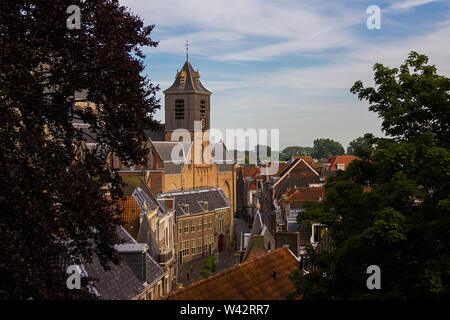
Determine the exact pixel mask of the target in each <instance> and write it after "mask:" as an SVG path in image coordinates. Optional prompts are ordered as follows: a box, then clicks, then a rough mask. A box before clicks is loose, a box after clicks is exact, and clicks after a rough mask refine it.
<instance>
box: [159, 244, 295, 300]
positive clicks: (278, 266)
mask: <svg viewBox="0 0 450 320" xmlns="http://www.w3.org/2000/svg"><path fill="white" fill-rule="evenodd" d="M298 268H299V261H298V260H297V258H296V257H295V256H294V254H293V253H292V252H291V251H290V250H289V249H288V248H286V247H283V248H279V249H276V250H274V251H271V252H269V253H267V254H265V255H263V256H260V257H257V258H255V259H252V260H249V261H247V262H244V263H241V264H238V265H236V266H234V267H231V268H229V269H226V270H223V271H221V272H219V273H217V274H214V275H212V276H210V277H208V278H205V279H203V280H200V281H197V282H195V283H193V284H191V285H189V286H187V287H185V288H181V289H179V290H176V291H174V292H171V293H169V294H167V295H165V296H163V297H162V298H161V299H162V300H284V299H286V295H287V294H288V293H290V292H293V291H295V288H294V285H293V283H292V282H291V280H289V279H288V276H289V274H290V273H291V272H292V271H293V270H295V269H298Z"/></svg>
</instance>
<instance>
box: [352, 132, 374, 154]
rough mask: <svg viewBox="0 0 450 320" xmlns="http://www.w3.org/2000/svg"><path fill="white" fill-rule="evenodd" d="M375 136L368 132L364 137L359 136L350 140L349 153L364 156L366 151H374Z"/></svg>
mask: <svg viewBox="0 0 450 320" xmlns="http://www.w3.org/2000/svg"><path fill="white" fill-rule="evenodd" d="M373 143H374V136H373V135H372V134H370V133H366V134H365V135H364V136H363V137H358V138H356V139H355V140H352V141H350V143H349V145H348V147H347V154H350V155H354V156H363V155H364V154H366V153H372V152H373V150H374V144H373Z"/></svg>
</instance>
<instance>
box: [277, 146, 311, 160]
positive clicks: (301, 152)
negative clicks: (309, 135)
mask: <svg viewBox="0 0 450 320" xmlns="http://www.w3.org/2000/svg"><path fill="white" fill-rule="evenodd" d="M313 151H314V149H313V147H298V146H291V147H286V148H284V149H283V151H282V152H281V153H280V160H284V161H286V160H290V159H291V158H292V157H294V156H310V155H311V154H312V153H313Z"/></svg>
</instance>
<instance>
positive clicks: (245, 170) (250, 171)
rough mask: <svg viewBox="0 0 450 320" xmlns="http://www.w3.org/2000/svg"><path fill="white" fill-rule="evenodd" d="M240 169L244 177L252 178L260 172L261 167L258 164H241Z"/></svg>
mask: <svg viewBox="0 0 450 320" xmlns="http://www.w3.org/2000/svg"><path fill="white" fill-rule="evenodd" d="M240 169H241V171H242V175H243V176H244V177H245V178H250V177H252V178H254V177H257V176H259V175H260V174H261V168H260V167H258V166H242V167H241V168H240Z"/></svg>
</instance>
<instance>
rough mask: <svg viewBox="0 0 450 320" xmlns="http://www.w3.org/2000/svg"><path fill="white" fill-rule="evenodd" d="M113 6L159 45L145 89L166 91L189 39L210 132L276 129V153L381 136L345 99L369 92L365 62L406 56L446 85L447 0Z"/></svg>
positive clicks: (248, 0)
mask: <svg viewBox="0 0 450 320" xmlns="http://www.w3.org/2000/svg"><path fill="white" fill-rule="evenodd" d="M120 2H121V4H122V5H125V6H127V7H129V8H130V9H131V11H133V12H135V13H137V14H138V15H140V16H141V17H142V18H143V19H144V22H145V23H146V24H155V29H154V32H153V33H152V38H153V40H156V41H159V46H158V47H157V48H145V49H144V52H145V53H146V54H147V58H146V61H145V63H146V66H147V67H146V71H145V72H146V74H147V75H148V77H149V78H150V79H151V81H152V82H153V83H155V84H160V87H161V89H162V90H164V89H166V88H167V87H169V86H170V85H171V83H172V81H173V80H174V77H175V74H176V71H177V69H180V68H181V67H182V65H183V64H184V61H185V59H186V50H185V42H186V40H189V44H190V46H189V60H190V62H191V64H192V66H193V67H194V68H195V69H197V68H198V70H199V72H200V76H201V81H202V83H203V84H204V85H205V87H206V88H208V89H209V90H210V91H212V92H213V95H212V96H211V126H212V127H214V128H218V129H220V130H222V131H225V129H232V128H235V129H237V128H242V129H247V128H255V129H279V130H280V147H281V148H283V147H286V146H290V145H301V146H312V144H313V140H314V139H315V138H332V139H334V140H337V141H339V142H340V143H342V144H343V146H344V147H346V146H347V145H348V143H349V142H350V141H351V140H353V139H355V138H357V137H359V136H362V135H363V134H364V133H366V132H371V133H374V134H375V135H378V136H381V135H382V132H381V130H380V120H379V119H378V118H377V115H376V114H374V113H372V112H369V111H368V109H367V108H368V104H367V103H366V102H364V101H358V99H357V98H356V97H355V96H353V95H352V94H351V93H350V92H349V89H350V87H351V86H352V84H353V83H354V82H355V81H357V80H362V81H363V82H364V84H365V85H373V82H372V66H373V64H374V63H375V62H381V63H383V64H385V65H388V66H391V67H394V66H399V64H400V63H402V62H403V61H404V60H405V58H406V57H407V55H408V53H409V52H410V51H411V50H414V51H418V52H420V53H424V54H426V55H428V56H429V58H430V62H431V63H432V64H435V65H437V67H438V72H439V73H440V74H443V75H446V76H450V1H448V0H399V1H374V0H372V1H362V0H361V1H360V0H354V1H338V0H334V1H329V0H320V1H319V0H302V1H292V0H226V1H225V0H214V1H211V0H151V1H150V0H120ZM370 5H378V6H379V7H380V9H381V29H379V30H376V29H375V30H369V29H368V28H367V27H366V20H367V18H368V17H369V14H367V13H366V9H367V7H368V6H370ZM159 97H161V104H162V106H164V99H163V95H162V93H160V94H159ZM156 118H157V119H159V120H162V121H164V111H163V109H162V110H160V111H159V112H158V113H157V114H156Z"/></svg>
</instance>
